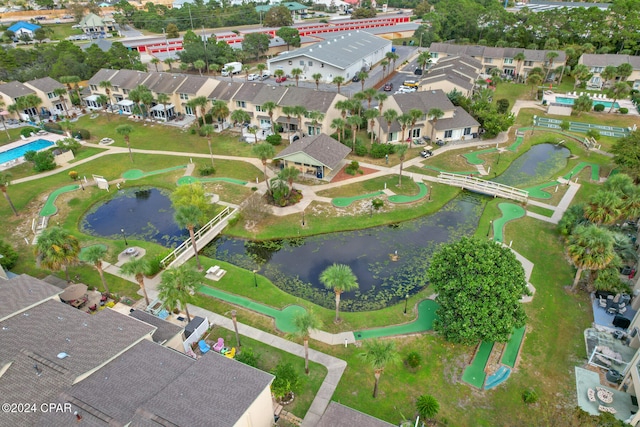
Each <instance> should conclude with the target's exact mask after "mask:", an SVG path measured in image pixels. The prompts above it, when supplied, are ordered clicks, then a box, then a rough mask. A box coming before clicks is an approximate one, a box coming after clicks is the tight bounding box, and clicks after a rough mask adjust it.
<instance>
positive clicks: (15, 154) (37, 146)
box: [0, 139, 53, 163]
mask: <svg viewBox="0 0 640 427" xmlns="http://www.w3.org/2000/svg"><path fill="white" fill-rule="evenodd" d="M52 145H53V142H51V141H47V140H46V139H37V140H35V141H32V142H29V143H28V144H25V145H21V146H20V147H16V148H12V149H10V150H7V151H3V152H1V153H0V163H6V162H10V161H11V160H15V159H19V158H20V157H22V156H24V153H26V152H27V151H39V150H42V149H43V148H48V147H51V146H52Z"/></svg>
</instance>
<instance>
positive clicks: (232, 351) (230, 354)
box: [225, 347, 236, 359]
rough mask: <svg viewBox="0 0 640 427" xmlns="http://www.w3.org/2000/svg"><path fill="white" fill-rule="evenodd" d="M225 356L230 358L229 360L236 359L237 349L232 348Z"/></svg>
mask: <svg viewBox="0 0 640 427" xmlns="http://www.w3.org/2000/svg"><path fill="white" fill-rule="evenodd" d="M225 356H226V357H228V358H229V359H233V358H234V357H236V348H235V347H232V348H231V351H229V352H227V354H225Z"/></svg>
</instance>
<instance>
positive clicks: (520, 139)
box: [507, 136, 524, 151]
mask: <svg viewBox="0 0 640 427" xmlns="http://www.w3.org/2000/svg"><path fill="white" fill-rule="evenodd" d="M523 141H524V138H523V137H522V136H519V137H517V138H516V140H515V141H514V143H513V144H511V145H510V146H509V147H507V150H509V151H517V150H518V147H519V146H520V144H522V142H523Z"/></svg>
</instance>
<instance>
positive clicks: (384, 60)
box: [380, 59, 389, 79]
mask: <svg viewBox="0 0 640 427" xmlns="http://www.w3.org/2000/svg"><path fill="white" fill-rule="evenodd" d="M380 65H382V78H383V79H384V77H385V76H384V75H385V73H386V72H387V67H388V66H389V61H387V60H386V59H383V60H382V61H380Z"/></svg>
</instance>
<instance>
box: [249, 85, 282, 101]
mask: <svg viewBox="0 0 640 427" xmlns="http://www.w3.org/2000/svg"><path fill="white" fill-rule="evenodd" d="M286 92H287V88H286V87H282V86H272V85H262V89H261V90H260V92H258V94H257V95H256V96H255V98H254V99H253V103H254V104H255V105H263V104H264V103H265V102H268V101H271V102H275V103H276V104H279V103H280V100H281V99H282V96H283V95H284V94H285V93H286Z"/></svg>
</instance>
